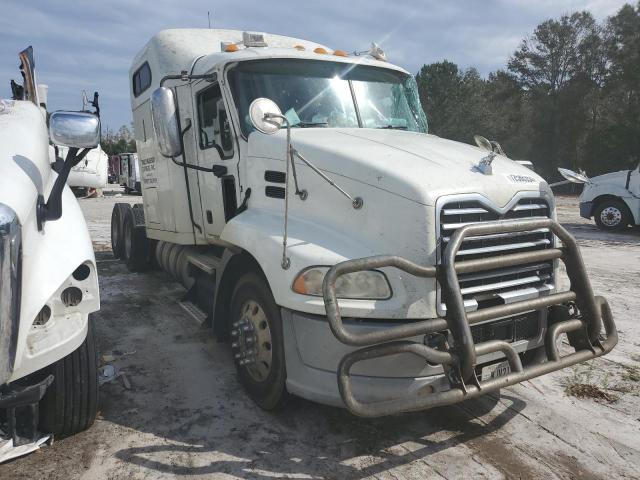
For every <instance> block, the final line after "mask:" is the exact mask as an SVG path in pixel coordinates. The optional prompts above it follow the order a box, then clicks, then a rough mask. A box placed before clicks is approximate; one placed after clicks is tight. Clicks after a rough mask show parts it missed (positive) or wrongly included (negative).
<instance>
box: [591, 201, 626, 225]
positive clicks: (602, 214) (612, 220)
mask: <svg viewBox="0 0 640 480" xmlns="http://www.w3.org/2000/svg"><path fill="white" fill-rule="evenodd" d="M593 218H594V220H595V221H596V225H597V226H598V227H599V228H600V229H602V230H605V231H609V232H615V231H619V230H624V229H625V228H626V227H627V225H629V223H631V218H630V215H629V210H628V209H627V205H626V204H625V203H624V202H623V201H621V200H616V199H613V198H611V199H609V198H607V199H605V200H603V201H601V202H600V203H599V204H598V206H597V207H596V211H595V212H594V215H593Z"/></svg>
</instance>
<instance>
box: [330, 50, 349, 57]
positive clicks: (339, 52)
mask: <svg viewBox="0 0 640 480" xmlns="http://www.w3.org/2000/svg"><path fill="white" fill-rule="evenodd" d="M333 54H334V55H335V56H337V57H348V56H349V54H348V53H347V52H345V51H344V50H335V51H334V52H333Z"/></svg>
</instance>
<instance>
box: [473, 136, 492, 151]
mask: <svg viewBox="0 0 640 480" xmlns="http://www.w3.org/2000/svg"><path fill="white" fill-rule="evenodd" d="M473 141H474V142H476V145H477V146H478V147H480V148H481V149H483V150H486V151H487V152H493V145H491V142H490V141H489V140H487V139H486V138H484V137H483V136H482V135H474V136H473Z"/></svg>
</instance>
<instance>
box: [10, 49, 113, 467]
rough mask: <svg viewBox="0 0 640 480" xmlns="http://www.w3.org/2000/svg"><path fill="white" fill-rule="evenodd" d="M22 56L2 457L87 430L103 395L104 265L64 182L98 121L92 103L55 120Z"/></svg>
mask: <svg viewBox="0 0 640 480" xmlns="http://www.w3.org/2000/svg"><path fill="white" fill-rule="evenodd" d="M20 59H21V71H22V75H23V77H24V84H22V85H21V84H18V83H16V82H12V90H13V99H10V100H9V99H7V100H0V445H2V447H3V449H2V450H3V455H5V457H4V458H7V457H6V455H9V456H11V453H10V452H9V453H7V450H9V451H13V450H12V448H11V447H20V446H22V447H25V446H28V445H30V444H32V443H33V442H37V441H38V440H39V439H40V438H41V434H55V435H63V436H64V435H69V434H73V433H76V432H78V431H81V430H84V429H85V428H87V427H89V426H90V425H91V424H92V423H93V421H94V418H95V415H96V411H97V402H98V374H97V358H96V350H95V343H94V339H93V333H92V328H91V322H90V320H89V314H90V313H91V312H94V311H96V310H98V308H99V306H100V301H99V294H98V279H97V272H96V264H95V259H94V254H93V248H92V244H91V239H90V237H89V232H88V230H87V226H86V223H85V220H84V217H83V215H82V212H81V210H80V207H79V205H78V202H77V201H76V199H75V197H74V195H73V193H72V192H71V190H70V189H69V187H68V186H67V184H66V181H67V178H68V175H69V172H70V171H71V169H72V168H73V167H74V166H75V165H76V164H78V163H79V162H81V161H82V159H83V157H84V156H85V155H86V154H87V153H88V152H89V151H90V150H91V149H92V148H94V147H96V146H97V145H98V142H99V140H100V120H99V118H98V117H97V116H95V115H93V114H91V113H87V112H54V113H52V114H51V116H50V117H49V128H47V112H46V110H45V108H44V107H42V106H41V102H40V100H39V98H38V88H37V83H36V78H35V69H34V61H33V50H32V48H31V47H29V48H28V49H26V50H25V51H23V52H21V54H20ZM50 141H51V144H50ZM54 145H59V146H65V147H68V152H67V155H66V157H65V159H64V160H63V162H62V163H60V162H56V155H55V148H54ZM54 167H55V168H58V170H57V172H56V171H55V170H54ZM4 436H6V438H3V437H4ZM7 443H9V444H10V445H9V447H7ZM25 448H26V447H25Z"/></svg>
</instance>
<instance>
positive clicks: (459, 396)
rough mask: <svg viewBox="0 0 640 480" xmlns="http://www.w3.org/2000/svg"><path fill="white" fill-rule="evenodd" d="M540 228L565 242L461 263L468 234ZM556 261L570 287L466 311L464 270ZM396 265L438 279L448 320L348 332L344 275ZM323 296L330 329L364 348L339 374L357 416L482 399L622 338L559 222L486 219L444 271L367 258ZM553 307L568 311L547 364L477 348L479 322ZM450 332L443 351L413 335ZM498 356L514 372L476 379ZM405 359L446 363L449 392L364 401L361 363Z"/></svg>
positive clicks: (452, 253) (553, 326)
mask: <svg viewBox="0 0 640 480" xmlns="http://www.w3.org/2000/svg"><path fill="white" fill-rule="evenodd" d="M538 228H548V229H550V230H551V231H552V232H553V233H554V234H555V235H556V236H557V237H558V238H559V239H560V240H561V241H562V244H563V246H562V248H548V249H545V250H536V251H530V252H522V253H513V254H508V255H503V256H500V257H489V258H481V259H477V260H467V261H459V262H456V261H455V258H456V254H457V252H458V250H459V248H460V246H461V244H462V241H463V240H464V238H465V237H467V236H476V235H478V236H481V235H489V234H499V233H510V232H523V231H529V230H533V229H538ZM554 259H560V260H562V261H563V262H564V263H565V266H566V270H567V276H568V277H569V279H570V281H571V290H569V291H567V292H562V293H554V294H550V295H546V296H541V297H538V298H534V299H529V300H523V301H519V302H516V303H510V304H505V305H498V306H494V307H488V308H484V309H482V310H478V311H475V312H470V313H467V312H466V311H465V307H464V302H463V298H462V293H461V291H460V286H459V283H458V277H457V275H458V274H459V273H474V272H481V271H486V270H491V269H496V268H504V267H510V266H517V265H523V264H527V263H532V262H540V261H548V260H554ZM389 266H392V267H396V268H398V269H400V270H403V271H405V272H407V273H409V274H411V275H416V276H419V277H428V278H436V279H437V280H438V281H439V283H440V284H441V286H442V290H443V292H444V293H445V295H444V298H445V299H446V307H447V310H446V311H447V315H446V317H444V318H435V319H429V320H423V321H419V322H414V323H405V324H401V325H399V326H393V327H390V328H387V329H379V330H375V331H370V332H353V331H351V330H350V329H348V328H346V327H345V325H344V323H343V321H342V317H341V315H340V308H339V305H338V300H337V297H336V292H335V284H336V280H337V279H338V277H340V276H341V275H344V274H347V273H352V272H357V271H361V270H369V269H376V268H382V267H389ZM323 296H324V301H325V307H326V311H327V317H328V320H329V325H330V327H331V331H332V332H333V334H334V335H335V337H336V338H337V339H338V340H339V341H340V342H342V343H344V344H346V345H349V346H353V347H364V348H360V349H359V350H356V351H353V352H351V353H348V354H347V355H345V356H344V357H343V358H342V360H341V361H340V364H339V367H338V373H337V376H338V379H337V380H338V388H339V391H340V396H341V398H342V401H343V402H344V404H345V405H346V406H347V408H348V409H349V410H350V411H351V412H352V413H354V414H356V415H360V416H364V417H377V416H382V415H390V414H395V413H400V412H407V411H415V410H422V409H427V408H432V407H436V406H441V405H450V404H453V403H457V402H460V401H462V400H465V399H468V398H473V397H477V396H479V395H483V394H485V393H488V392H491V391H493V390H497V389H499V388H502V387H506V386H509V385H513V384H515V383H519V382H522V381H524V380H528V379H530V378H534V377H537V376H540V375H544V374H546V373H549V372H552V371H555V370H559V369H561V368H566V367H568V366H571V365H574V364H576V363H579V362H583V361H585V360H589V359H591V358H595V357H598V356H601V355H604V354H605V353H608V352H609V351H611V350H612V349H613V347H614V346H615V345H616V343H617V340H618V336H617V332H616V328H615V324H614V322H613V318H612V315H611V309H610V308H609V305H608V304H607V302H606V300H605V299H604V298H602V297H595V296H594V295H593V291H592V289H591V285H590V283H589V279H588V277H587V274H586V270H585V267H584V263H583V261H582V257H581V255H580V251H579V249H578V245H577V242H576V241H575V239H574V238H573V237H572V236H571V235H570V234H569V233H568V232H567V231H566V230H565V229H564V228H563V227H562V226H561V225H560V224H559V223H557V222H556V221H554V220H551V219H546V218H545V219H535V220H534V219H531V220H506V221H497V222H487V223H482V224H473V225H467V226H464V227H461V228H459V229H458V230H456V231H455V233H454V234H453V235H452V237H451V240H450V242H449V244H448V245H447V248H446V250H445V252H444V258H443V262H442V266H439V267H422V266H420V265H416V264H414V263H412V262H411V261H409V260H407V259H404V258H401V257H396V256H377V257H368V258H361V259H356V260H348V261H346V262H342V263H339V264H337V265H335V266H334V267H332V268H331V269H330V270H329V272H327V274H326V276H325V279H324V285H323ZM564 306H566V308H564ZM549 307H552V308H554V309H555V311H556V312H564V313H563V314H557V315H554V316H553V318H551V320H550V325H549V328H548V330H547V332H546V334H545V337H544V346H545V350H546V355H547V359H546V361H544V362H539V363H535V364H532V365H528V366H527V367H526V368H524V367H523V365H522V362H521V359H520V356H519V355H518V352H517V350H516V349H515V348H514V346H513V345H511V344H510V343H508V342H505V341H500V340H490V341H485V342H482V343H477V344H476V343H475V342H474V340H473V336H472V333H471V328H470V326H471V325H472V324H474V323H479V322H482V321H486V320H491V319H498V318H502V317H506V316H509V315H516V314H519V313H523V312H527V311H531V310H543V309H547V308H549ZM574 307H575V308H574ZM563 308H564V309H563ZM603 326H604V336H603V335H602V328H603ZM443 331H447V332H450V337H451V340H450V341H447V342H446V343H445V344H444V345H441V346H439V347H438V348H432V347H429V346H427V345H425V343H426V342H420V341H414V340H409V339H410V338H411V337H416V336H418V337H420V338H425V336H426V335H429V334H433V333H438V332H443ZM561 333H567V334H568V336H569V340H570V344H571V345H572V346H573V347H574V348H575V352H574V353H572V354H570V355H567V356H564V357H560V355H559V353H558V349H557V345H556V340H557V338H558V336H559V335H560V334H561ZM496 353H501V354H502V355H503V356H504V357H505V358H506V359H507V361H508V362H509V366H510V370H511V373H509V374H508V375H506V376H502V377H497V378H492V379H489V380H485V381H481V380H480V379H478V377H477V375H476V365H478V364H479V362H480V359H481V358H482V357H483V356H485V355H488V354H496ZM399 354H410V355H414V356H416V357H418V358H420V359H422V361H423V362H429V363H431V364H435V365H440V366H442V368H443V371H444V373H445V377H446V379H447V381H448V383H449V387H450V388H449V389H448V390H446V391H434V392H433V393H430V394H421V395H420V394H407V393H406V392H396V393H395V394H393V395H389V396H388V397H387V398H385V399H382V400H375V401H368V400H366V399H365V398H363V397H359V396H358V395H357V392H356V389H355V381H354V375H353V374H352V369H353V368H354V366H355V365H356V364H358V363H360V362H364V361H371V360H373V359H382V358H385V357H391V356H397V355H399Z"/></svg>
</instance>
